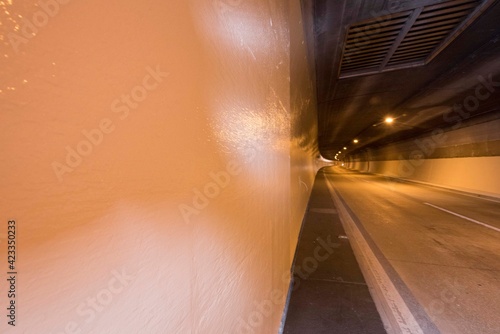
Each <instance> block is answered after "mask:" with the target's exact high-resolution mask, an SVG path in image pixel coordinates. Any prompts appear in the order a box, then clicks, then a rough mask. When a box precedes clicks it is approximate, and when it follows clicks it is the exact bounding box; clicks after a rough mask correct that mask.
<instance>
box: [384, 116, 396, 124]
mask: <svg viewBox="0 0 500 334" xmlns="http://www.w3.org/2000/svg"><path fill="white" fill-rule="evenodd" d="M384 122H386V123H387V124H391V123H392V122H394V118H392V117H386V118H385V121H384Z"/></svg>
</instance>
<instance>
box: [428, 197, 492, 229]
mask: <svg viewBox="0 0 500 334" xmlns="http://www.w3.org/2000/svg"><path fill="white" fill-rule="evenodd" d="M424 204H425V205H428V206H432V207H433V208H435V209H438V210H441V211H444V212H447V213H449V214H450V215H454V216H457V217H460V218H462V219H467V220H468V221H471V222H473V223H475V224H478V225H482V226H484V227H487V228H489V229H492V230H494V231H497V232H500V228H497V227H494V226H491V225H488V224H486V223H482V222H480V221H478V220H475V219H472V218H469V217H467V216H463V215H461V214H459V213H456V212H453V211H450V210H446V209H443V208H441V207H439V206H437V205H434V204H431V203H426V202H424Z"/></svg>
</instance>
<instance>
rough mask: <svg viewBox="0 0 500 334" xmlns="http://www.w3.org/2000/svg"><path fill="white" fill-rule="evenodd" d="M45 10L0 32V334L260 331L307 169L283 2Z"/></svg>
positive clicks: (276, 296) (308, 117)
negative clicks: (14, 257)
mask: <svg viewBox="0 0 500 334" xmlns="http://www.w3.org/2000/svg"><path fill="white" fill-rule="evenodd" d="M44 3H45V2H44ZM54 3H55V2H54ZM58 4H59V5H57V6H55V5H53V6H52V7H50V8H49V9H45V10H51V15H50V16H49V15H48V14H46V13H45V14H44V12H43V11H44V9H43V8H42V7H41V6H40V5H39V4H38V1H35V0H33V1H23V2H22V3H21V2H13V3H12V4H10V3H9V4H8V6H9V12H10V14H8V15H10V16H11V18H12V20H14V21H15V20H18V22H17V23H18V24H19V25H20V29H19V30H16V29H15V24H14V23H12V24H9V25H2V28H1V29H2V30H1V32H2V36H3V37H4V39H3V40H2V47H3V48H4V51H5V54H6V55H7V56H3V57H2V58H1V61H2V62H4V64H3V65H5V66H2V67H1V71H2V73H1V74H2V82H1V84H2V86H1V87H0V89H1V91H0V94H1V98H2V99H1V100H0V104H1V106H2V113H1V114H0V159H1V164H0V182H1V183H0V185H1V187H0V197H1V198H2V202H1V204H0V215H1V218H0V219H1V221H2V226H4V227H5V223H6V222H7V221H8V220H15V221H16V222H17V224H18V225H17V226H18V250H19V255H20V256H19V257H18V262H17V265H18V268H16V269H18V271H19V276H18V282H17V284H18V285H17V286H18V289H19V291H18V292H19V293H18V297H17V300H16V303H17V305H18V309H17V310H18V322H17V323H16V327H15V328H13V327H10V326H9V325H7V323H6V321H2V322H1V323H0V332H1V333H27V334H31V333H33V334H38V333H52V334H56V333H57V334H59V333H90V332H94V333H111V334H112V333H120V334H123V333H231V334H234V333H249V332H255V333H276V332H277V331H278V328H279V325H280V319H281V316H282V311H283V306H284V302H285V297H286V293H287V288H288V283H289V281H288V279H289V277H288V276H287V275H288V273H289V271H290V263H291V258H292V256H293V250H294V247H295V244H294V243H296V239H297V234H298V230H299V229H300V224H301V221H302V216H303V213H304V210H305V207H306V205H307V198H308V195H309V192H310V189H311V185H312V182H313V175H314V173H315V170H316V169H315V168H316V167H315V164H314V161H315V160H314V158H315V155H316V151H317V149H316V141H315V140H316V139H315V138H314V136H315V133H316V131H317V125H316V123H315V117H316V115H312V114H311V112H314V110H315V109H314V107H313V105H314V102H313V101H314V97H313V96H311V94H312V91H313V89H314V88H313V87H312V86H311V82H314V81H313V79H311V78H310V77H309V76H311V72H310V69H308V65H307V64H308V60H307V58H304V56H305V55H306V52H305V48H306V45H303V44H302V40H303V36H304V33H302V34H301V35H300V36H298V37H297V38H296V39H294V40H292V45H293V50H294V56H293V57H292V55H291V54H290V30H293V31H294V32H299V31H301V29H302V22H301V18H300V16H301V13H300V4H299V1H289V2H288V1H265V0H257V1H238V0H236V1H234V0H200V1H160V0H151V1H146V2H137V1H128V0H127V1H116V0H112V1H106V2H102V1H97V0H89V1H84V2H77V1H75V2H67V1H66V2H64V4H63V1H59V2H58ZM40 13H41V14H40ZM6 15H7V14H6ZM19 15H21V16H19ZM289 15H291V17H289ZM19 17H24V18H26V19H22V20H21V19H19ZM44 17H46V18H47V20H46V21H44V22H43V24H42V23H40V22H41V21H37V22H38V23H37V26H34V23H33V22H34V21H33V19H34V18H35V20H36V19H38V20H40V18H42V19H43V18H44ZM14 21H12V22H14ZM28 21H29V22H28ZM26 22H28V23H26ZM33 27H34V28H36V33H33V34H30V33H28V32H29V31H31V32H33V31H32V30H33ZM30 29H32V30H30ZM310 29H312V27H310ZM24 32H26V34H25V35H23V34H24ZM12 34H17V37H15V36H16V35H12ZM12 36H14V37H12ZM12 38H14V39H12ZM12 41H14V42H12ZM3 53H4V52H2V54H3ZM295 55H297V56H295ZM291 63H293V66H294V68H293V71H292V72H291V69H290V64H291ZM290 80H291V81H290ZM302 80H305V81H304V83H303V84H302V83H301V81H302ZM299 81H300V82H299ZM7 88H8V89H7ZM303 88H305V90H303ZM291 89H292V91H293V93H291ZM4 227H2V230H1V231H0V238H1V239H0V245H4V246H5V243H6V240H7V230H6V228H4ZM6 252H7V248H6V247H2V249H1V250H0V258H1V259H6V258H7V253H6ZM6 288H7V285H6V284H1V285H0V294H1V295H2V296H6V295H7V290H6ZM2 301H5V299H2ZM2 303H3V302H2ZM0 306H1V307H2V308H4V307H6V305H5V304H2V305H0ZM4 310H5V308H4ZM4 318H5V315H4Z"/></svg>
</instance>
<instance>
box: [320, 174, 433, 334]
mask: <svg viewBox="0 0 500 334" xmlns="http://www.w3.org/2000/svg"><path fill="white" fill-rule="evenodd" d="M326 184H327V186H328V189H329V191H330V195H331V197H332V199H333V201H334V203H335V205H336V206H337V210H338V212H339V215H340V217H341V220H342V225H344V229H345V231H346V233H347V236H348V237H349V240H350V243H351V246H352V248H353V250H354V252H355V255H356V259H357V260H358V263H359V266H360V268H361V271H362V272H363V276H364V277H365V280H366V283H367V284H368V286H369V288H370V292H371V293H372V295H373V294H375V296H374V298H373V299H374V302H375V305H376V306H377V309H378V311H379V313H380V316H381V318H382V320H383V322H384V325H385V326H384V327H385V329H386V331H387V333H391V334H392V333H394V334H395V333H398V334H399V333H407V334H423V333H424V331H423V330H422V328H421V327H420V325H419V323H418V322H417V320H416V319H415V317H414V316H413V313H411V311H410V309H409V308H408V306H407V305H406V303H405V301H404V299H403V297H401V295H400V293H399V291H398V289H397V288H396V287H395V286H394V284H393V283H392V281H391V279H390V278H389V275H388V274H387V273H386V271H385V270H384V267H383V266H382V264H381V263H380V262H379V261H378V259H377V257H376V256H375V254H374V253H373V250H372V249H371V247H370V246H369V245H368V242H367V241H366V240H365V238H364V237H363V235H362V234H361V231H360V230H359V229H358V227H357V226H356V223H355V222H354V221H353V220H352V218H351V216H350V215H349V213H348V212H347V209H346V208H345V207H344V205H343V204H342V202H341V201H340V198H339V197H338V196H337V194H336V193H335V190H334V189H333V185H332V184H331V183H330V180H329V179H328V177H326Z"/></svg>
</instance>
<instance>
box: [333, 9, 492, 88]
mask: <svg viewBox="0 0 500 334" xmlns="http://www.w3.org/2000/svg"><path fill="white" fill-rule="evenodd" d="M492 2H493V1H491V0H489V1H488V0H484V1H481V0H450V1H445V2H441V3H438V4H435V5H429V6H425V7H419V8H415V9H413V10H408V11H404V12H399V13H394V14H391V15H386V16H381V17H377V18H374V19H370V20H367V21H364V22H359V23H356V24H353V25H351V26H350V27H349V29H348V32H347V37H346V41H345V43H344V50H343V54H342V61H341V65H340V78H347V77H352V76H359V75H367V74H374V73H380V72H385V71H390V70H396V69H401V68H408V67H415V66H422V65H425V64H427V63H428V62H429V61H431V60H432V59H433V58H434V57H435V56H436V55H437V54H438V53H439V52H441V51H442V50H443V49H444V48H445V47H446V46H447V45H449V44H450V43H451V42H452V41H453V40H454V39H455V38H456V37H457V36H458V35H459V34H460V33H461V32H462V31H463V30H464V29H465V28H466V27H468V26H469V25H470V24H471V23H472V22H473V21H474V20H475V19H476V18H477V17H478V16H479V15H480V14H481V13H482V12H483V11H484V10H485V9H486V7H487V6H489V5H490V4H491V3H492Z"/></svg>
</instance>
